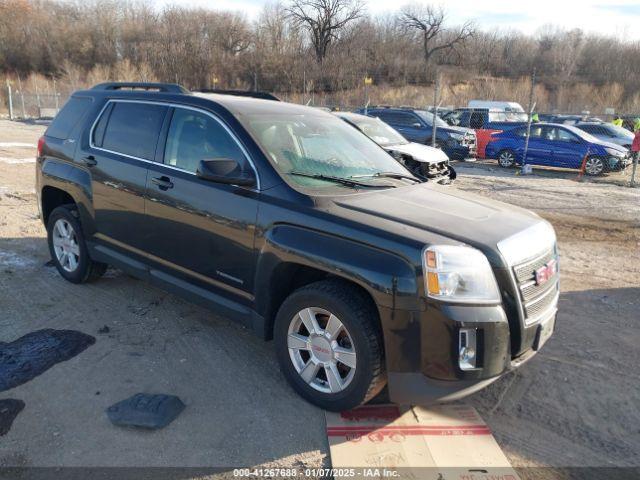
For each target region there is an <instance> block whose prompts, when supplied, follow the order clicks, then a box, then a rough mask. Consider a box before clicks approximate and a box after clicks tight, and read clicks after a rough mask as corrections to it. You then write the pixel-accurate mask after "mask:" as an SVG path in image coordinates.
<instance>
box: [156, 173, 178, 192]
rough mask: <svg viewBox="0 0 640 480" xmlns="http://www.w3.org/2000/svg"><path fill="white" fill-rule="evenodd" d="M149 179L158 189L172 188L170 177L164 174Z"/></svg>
mask: <svg viewBox="0 0 640 480" xmlns="http://www.w3.org/2000/svg"><path fill="white" fill-rule="evenodd" d="M151 181H152V182H153V183H155V184H156V185H157V186H158V188H159V189H160V190H169V189H170V188H173V183H172V182H171V179H170V178H169V177H166V176H164V175H163V176H162V177H156V178H152V179H151Z"/></svg>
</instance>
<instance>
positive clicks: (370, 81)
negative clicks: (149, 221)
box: [364, 77, 373, 85]
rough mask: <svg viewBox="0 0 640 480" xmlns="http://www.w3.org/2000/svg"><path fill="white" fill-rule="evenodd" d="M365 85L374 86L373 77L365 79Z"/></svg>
mask: <svg viewBox="0 0 640 480" xmlns="http://www.w3.org/2000/svg"><path fill="white" fill-rule="evenodd" d="M364 84H365V85H372V84H373V78H371V77H364Z"/></svg>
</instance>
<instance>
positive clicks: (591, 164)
mask: <svg viewBox="0 0 640 480" xmlns="http://www.w3.org/2000/svg"><path fill="white" fill-rule="evenodd" d="M604 170H605V165H604V160H602V159H601V158H600V157H589V158H587V161H586V162H585V164H584V171H585V172H586V174H587V175H592V176H597V175H602V174H603V173H604Z"/></svg>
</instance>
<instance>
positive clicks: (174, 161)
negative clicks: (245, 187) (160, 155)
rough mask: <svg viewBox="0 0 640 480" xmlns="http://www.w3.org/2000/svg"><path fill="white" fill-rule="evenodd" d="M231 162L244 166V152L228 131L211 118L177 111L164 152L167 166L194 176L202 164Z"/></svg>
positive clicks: (193, 112)
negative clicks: (225, 160)
mask: <svg viewBox="0 0 640 480" xmlns="http://www.w3.org/2000/svg"><path fill="white" fill-rule="evenodd" d="M215 159H230V160H235V161H237V162H238V164H239V165H240V166H244V165H245V163H246V159H245V156H244V154H243V153H242V150H241V149H240V147H239V146H238V144H237V143H236V142H235V140H234V139H233V138H232V137H231V135H230V134H229V133H228V132H227V131H226V130H225V128H224V127H223V126H222V125H221V124H220V123H219V122H218V121H216V120H214V119H213V118H212V117H210V116H209V115H206V114H204V113H201V112H196V111H194V110H187V109H184V108H176V109H175V111H174V113H173V117H172V118H171V125H170V126H169V133H168V134H167V144H166V146H165V150H164V163H165V164H167V165H171V166H173V167H177V168H181V169H182V170H186V171H188V172H192V173H195V172H196V171H197V169H198V164H199V163H200V160H215Z"/></svg>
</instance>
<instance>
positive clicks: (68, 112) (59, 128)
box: [46, 97, 92, 140]
mask: <svg viewBox="0 0 640 480" xmlns="http://www.w3.org/2000/svg"><path fill="white" fill-rule="evenodd" d="M91 100H92V99H91V98H87V97H71V98H70V99H69V101H68V102H67V103H65V105H64V107H62V110H60V112H58V115H56V118H54V119H53V122H51V125H49V128H47V133H46V135H47V136H49V137H54V138H58V139H60V140H66V139H67V138H69V137H70V136H71V132H72V131H73V129H74V127H75V126H76V125H78V123H79V122H80V120H82V119H83V118H84V116H85V114H86V113H87V112H88V111H89V107H91Z"/></svg>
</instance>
